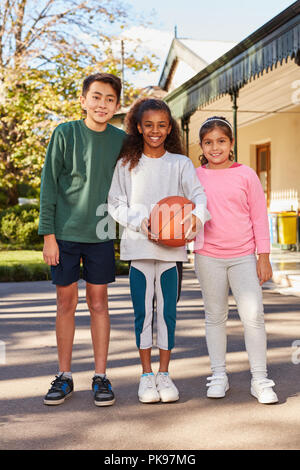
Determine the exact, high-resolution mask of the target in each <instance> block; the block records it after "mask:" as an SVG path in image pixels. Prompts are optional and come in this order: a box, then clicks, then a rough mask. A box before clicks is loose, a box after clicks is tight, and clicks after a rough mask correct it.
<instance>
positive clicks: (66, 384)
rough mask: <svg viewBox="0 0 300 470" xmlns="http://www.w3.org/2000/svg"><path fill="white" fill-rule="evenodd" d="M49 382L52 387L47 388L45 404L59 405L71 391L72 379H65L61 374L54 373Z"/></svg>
mask: <svg viewBox="0 0 300 470" xmlns="http://www.w3.org/2000/svg"><path fill="white" fill-rule="evenodd" d="M55 377H56V378H55V379H54V380H53V382H51V385H52V387H51V388H49V390H48V393H47V395H46V396H45V398H44V404H45V405H60V404H61V403H63V402H64V401H65V399H66V398H68V397H70V396H71V395H72V392H73V388H74V387H73V380H72V379H67V378H66V377H64V376H63V375H62V374H61V375H56V376H55Z"/></svg>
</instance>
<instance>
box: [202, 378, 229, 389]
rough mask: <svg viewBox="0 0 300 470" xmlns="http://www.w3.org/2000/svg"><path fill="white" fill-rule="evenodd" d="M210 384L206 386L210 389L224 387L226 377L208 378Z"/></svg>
mask: <svg viewBox="0 0 300 470" xmlns="http://www.w3.org/2000/svg"><path fill="white" fill-rule="evenodd" d="M207 381H208V383H207V384H206V386H207V387H210V386H211V385H223V384H224V382H225V377H215V376H212V377H207Z"/></svg>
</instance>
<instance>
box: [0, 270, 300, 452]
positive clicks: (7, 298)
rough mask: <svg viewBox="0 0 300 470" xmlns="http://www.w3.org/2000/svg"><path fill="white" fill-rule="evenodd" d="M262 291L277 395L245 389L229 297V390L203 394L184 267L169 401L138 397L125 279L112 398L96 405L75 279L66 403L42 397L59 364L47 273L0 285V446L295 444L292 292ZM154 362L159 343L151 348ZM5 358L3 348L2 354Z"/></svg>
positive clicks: (117, 314) (116, 294)
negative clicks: (258, 396) (217, 396)
mask: <svg viewBox="0 0 300 470" xmlns="http://www.w3.org/2000/svg"><path fill="white" fill-rule="evenodd" d="M266 287H267V288H266V289H265V290H264V301H265V312H266V316H265V318H266V327H267V332H268V347H269V349H268V351H269V352H268V360H269V375H270V377H271V378H273V379H274V380H275V382H276V384H277V386H276V391H277V393H278V396H279V399H280V403H279V404H278V405H267V406H266V405H260V404H259V403H258V402H257V401H256V400H255V399H254V398H253V397H252V396H251V395H250V393H249V388H250V375H249V370H248V361H247V355H246V353H245V351H244V340H243V335H242V327H241V323H240V321H239V319H238V316H237V313H236V309H235V304H234V301H233V299H232V298H230V318H229V321H228V356H227V358H228V372H229V375H230V386H231V388H230V391H229V392H228V395H227V396H226V398H224V399H222V400H208V399H207V398H206V395H205V394H206V387H205V383H206V381H205V378H206V376H208V375H209V374H210V369H209V361H208V356H207V350H206V343H205V337H204V314H203V302H202V298H201V293H200V290H199V286H198V283H197V281H196V279H195V277H194V274H193V271H192V270H191V269H186V270H185V271H184V287H183V293H182V298H181V301H180V303H179V306H178V321H177V343H176V349H175V350H174V353H173V360H172V363H171V368H170V372H171V375H172V377H173V379H174V381H175V383H176V385H177V386H178V388H179V390H180V396H181V398H180V401H179V402H177V403H173V404H160V403H159V404H153V405H144V404H141V403H139V402H138V400H137V384H138V380H139V374H140V366H139V360H138V353H137V351H136V348H135V339H134V332H133V314H132V309H131V304H130V297H129V289H128V280H127V278H126V277H119V278H118V281H117V282H116V283H115V284H113V285H112V286H111V287H110V288H109V290H110V311H111V324H112V331H111V344H110V355H109V364H108V367H109V377H110V379H111V381H112V384H113V386H114V389H115V392H116V397H117V401H116V404H115V406H113V407H109V408H97V407H95V406H94V404H93V400H92V394H91V391H90V386H91V377H92V373H93V370H94V366H93V360H92V348H91V339H90V331H89V314H88V311H87V306H86V303H85V299H84V283H83V282H81V283H80V300H79V307H78V313H77V317H76V324H77V330H76V334H75V345H74V355H73V367H72V370H73V377H74V383H75V393H74V395H73V397H72V398H71V399H70V400H68V401H66V402H65V404H64V405H62V406H58V407H46V406H44V405H43V403H42V398H43V395H44V394H45V392H46V391H47V389H48V388H49V384H50V380H51V379H52V377H53V375H54V374H55V373H56V370H57V369H56V367H57V366H56V342H55V331H54V328H55V289H54V287H53V286H52V285H51V284H50V283H49V282H35V283H16V284H14V283H11V284H9V283H8V284H4V283H3V284H1V285H0V312H1V314H0V322H1V330H0V340H2V341H4V342H5V346H6V363H5V364H2V365H0V380H1V382H0V432H1V439H0V448H1V449H105V450H107V449H111V450H116V449H119V450H128V449H134V450H136V449H157V450H159V449H168V450H179V449H184V450H192V449H299V448H300V425H299V422H300V421H299V414H300V394H299V392H300V365H296V364H294V363H293V362H292V357H293V358H294V362H295V359H299V360H300V352H299V355H298V357H297V351H296V350H295V348H293V347H292V343H293V342H294V341H295V340H299V343H300V322H299V313H300V305H299V297H295V296H283V295H280V294H278V293H274V292H273V291H272V286H271V285H267V286H266ZM154 360H155V364H154V368H155V370H157V360H158V355H157V349H154ZM2 362H3V357H2Z"/></svg>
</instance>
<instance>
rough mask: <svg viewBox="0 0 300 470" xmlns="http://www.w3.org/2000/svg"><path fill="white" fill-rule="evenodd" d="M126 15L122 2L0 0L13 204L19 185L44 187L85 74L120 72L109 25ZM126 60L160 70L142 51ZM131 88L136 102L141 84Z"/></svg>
mask: <svg viewBox="0 0 300 470" xmlns="http://www.w3.org/2000/svg"><path fill="white" fill-rule="evenodd" d="M126 21H130V11H128V10H126V9H125V7H124V6H122V5H121V4H120V3H119V2H118V1H117V0H110V1H109V0H103V1H98V0H88V1H87V0H86V1H80V0H39V2H36V1H35V0H0V192H2V196H3V194H4V195H5V197H6V203H7V204H8V205H13V204H16V203H17V200H18V195H19V194H18V185H19V184H20V183H26V184H30V185H33V186H36V187H38V186H39V183H40V172H41V167H42V164H43V159H44V154H45V149H46V146H47V143H48V140H49V137H50V134H51V132H52V130H53V128H54V127H55V126H56V125H57V124H58V123H59V122H61V121H64V120H73V119H78V118H80V117H81V109H80V106H79V99H78V98H79V93H80V87H81V84H82V80H83V78H84V77H85V76H87V75H88V74H90V73H93V72H94V71H96V70H103V71H108V72H111V73H116V74H118V73H119V71H120V67H121V66H120V62H121V58H120V54H115V53H113V50H114V46H113V45H114V41H115V39H116V38H115V36H114V35H113V34H112V31H111V26H110V25H115V24H116V23H118V25H119V27H120V28H124V27H125V25H126ZM105 31H106V32H107V33H106V34H105ZM108 33H110V34H108ZM125 66H126V67H130V68H131V69H133V70H136V71H137V72H138V71H139V70H146V71H147V70H148V71H152V70H154V69H155V66H154V64H153V57H152V58H149V57H139V54H138V51H137V50H135V51H134V52H133V53H131V54H127V56H126V57H125ZM125 86H126V90H125V99H126V104H129V101H130V99H131V98H132V97H134V96H135V95H136V90H135V89H134V87H133V85H132V84H130V83H126V84H125ZM0 203H1V198H0Z"/></svg>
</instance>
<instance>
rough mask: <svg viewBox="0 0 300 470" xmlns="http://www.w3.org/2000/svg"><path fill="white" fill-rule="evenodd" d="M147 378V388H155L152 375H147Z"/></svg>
mask: <svg viewBox="0 0 300 470" xmlns="http://www.w3.org/2000/svg"><path fill="white" fill-rule="evenodd" d="M145 377H146V379H147V383H146V387H147V388H153V387H154V385H153V382H152V380H151V377H150V375H146V376H145Z"/></svg>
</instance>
